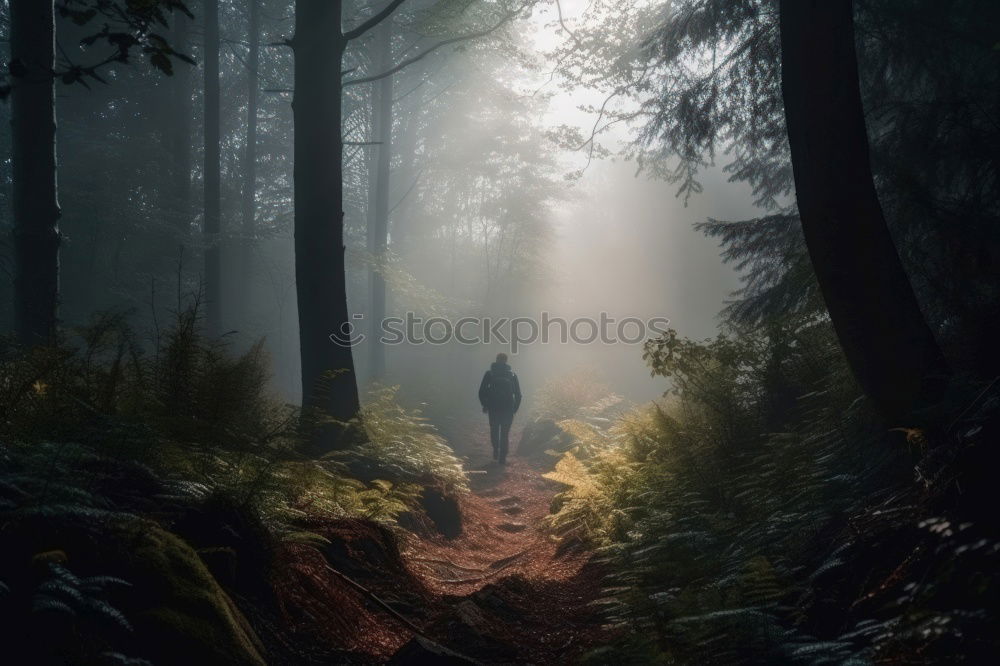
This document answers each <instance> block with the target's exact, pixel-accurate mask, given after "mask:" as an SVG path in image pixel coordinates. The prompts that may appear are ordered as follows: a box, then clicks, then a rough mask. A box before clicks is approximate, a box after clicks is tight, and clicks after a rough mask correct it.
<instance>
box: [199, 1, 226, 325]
mask: <svg viewBox="0 0 1000 666" xmlns="http://www.w3.org/2000/svg"><path fill="white" fill-rule="evenodd" d="M203 11H204V13H205V54H204V60H205V98H204V103H205V169H204V173H205V176H204V177H205V208H204V218H203V220H204V222H203V229H202V231H203V235H204V243H205V276H204V278H203V279H204V282H205V325H206V328H207V329H208V333H209V335H213V336H214V335H219V334H220V333H221V332H222V247H221V243H222V233H221V232H222V153H221V141H222V128H221V121H222V118H221V115H220V105H221V103H222V99H221V96H222V92H221V85H220V80H219V45H220V41H219V0H204V8H203Z"/></svg>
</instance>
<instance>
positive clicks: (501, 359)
mask: <svg viewBox="0 0 1000 666" xmlns="http://www.w3.org/2000/svg"><path fill="white" fill-rule="evenodd" d="M506 362H507V354H504V353H503V352H500V353H499V354H497V363H506Z"/></svg>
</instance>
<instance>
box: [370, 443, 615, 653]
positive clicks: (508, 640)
mask: <svg viewBox="0 0 1000 666" xmlns="http://www.w3.org/2000/svg"><path fill="white" fill-rule="evenodd" d="M516 434H517V433H512V437H511V442H512V443H511V446H512V448H516V442H517V438H516V437H515V435H516ZM453 446H455V449H456V453H457V454H458V455H459V456H460V457H464V458H465V459H466V461H467V462H466V470H467V471H468V472H469V481H470V487H471V490H472V492H471V493H468V494H466V495H463V496H462V497H461V498H460V500H459V505H460V508H461V516H462V531H461V533H460V534H459V535H457V536H455V537H453V538H447V537H445V536H439V535H434V536H427V535H416V534H412V535H407V536H405V537H404V538H403V541H402V544H401V547H400V551H401V555H402V557H403V560H404V563H405V566H406V568H407V569H408V570H409V573H410V574H412V575H413V577H414V578H415V579H416V581H419V585H420V586H421V587H423V588H424V589H423V590H422V591H421V596H422V597H423V599H424V602H423V603H422V604H421V605H422V606H423V607H422V608H420V609H419V615H421V616H422V617H420V618H416V617H412V616H411V617H408V618H407V619H410V620H412V621H413V622H414V624H416V625H417V626H418V627H420V628H421V629H422V633H423V634H424V636H425V637H427V638H430V639H431V640H433V641H435V642H436V643H438V644H439V645H441V646H444V647H446V648H448V649H450V650H453V651H455V652H458V653H461V654H463V655H466V656H469V657H471V658H472V659H475V660H477V661H482V662H484V663H518V664H523V663H533V664H562V663H568V662H570V661H572V660H573V658H574V657H575V656H577V655H579V654H581V653H582V652H584V651H586V650H588V649H591V648H593V647H594V646H595V644H596V643H597V642H598V641H601V640H602V639H603V638H605V636H604V634H605V631H604V630H603V629H602V626H601V622H600V618H599V614H598V612H597V608H596V606H595V604H594V602H595V601H596V600H597V598H598V596H599V593H600V582H601V577H602V570H601V567H600V565H599V564H597V563H596V562H594V557H593V553H592V552H590V551H588V550H587V549H585V548H584V547H583V546H582V545H581V544H580V543H579V542H575V541H571V542H559V541H557V540H555V539H554V538H553V537H552V536H551V534H550V532H549V531H548V530H547V529H546V527H545V525H544V518H545V516H546V515H547V514H548V513H549V506H550V504H551V502H552V499H553V497H554V495H555V494H556V493H557V492H558V491H559V489H560V486H559V484H557V483H554V482H552V481H548V480H546V479H544V478H543V477H542V474H543V473H544V472H545V470H544V469H542V468H541V467H540V466H538V465H536V464H532V463H531V462H530V461H527V460H524V459H521V458H518V457H517V456H516V455H513V456H511V458H510V459H509V460H508V463H507V465H505V466H500V465H498V464H497V463H495V462H493V461H492V460H490V457H489V456H490V445H489V442H488V438H487V435H486V432H485V426H484V427H483V428H482V429H479V428H470V436H469V437H468V438H465V441H464V442H462V443H458V442H453ZM380 595H381V596H383V597H384V598H386V600H388V599H398V598H399V596H400V595H399V594H398V590H396V591H394V590H391V589H387V590H384V591H382V592H380ZM390 605H392V606H393V607H397V604H393V603H391V602H390ZM411 609H412V610H411ZM400 610H401V614H402V615H404V616H405V615H408V613H407V610H411V613H413V614H415V613H416V612H417V609H413V607H412V601H411V602H409V603H407V604H403V605H402V606H401V607H400ZM374 615H376V614H373V616H372V617H374ZM378 615H381V616H382V622H380V624H382V625H383V626H382V627H379V628H377V629H376V631H375V634H380V635H381V636H382V640H379V641H376V642H377V643H381V645H379V646H374V645H373V644H372V642H371V638H373V635H372V634H371V633H369V634H368V638H369V641H366V643H368V646H369V649H371V648H373V647H374V648H375V650H374V652H380V653H382V655H381V656H383V657H387V656H389V655H392V654H396V653H397V651H399V649H400V648H401V647H402V646H403V645H404V644H406V643H407V641H409V640H410V639H411V638H412V637H413V633H414V632H412V631H407V630H406V629H405V627H403V625H402V623H401V622H400V621H399V620H398V619H394V618H393V617H392V616H391V614H389V613H386V612H383V613H381V614H378ZM368 629H369V631H370V630H371V629H374V627H370V626H369V628H368ZM406 652H407V650H406V649H404V650H403V651H402V652H399V654H397V655H396V659H395V660H394V662H393V663H397V662H398V663H419V660H420V659H421V655H420V654H419V653H417V654H413V655H412V657H410V660H401V659H400V657H402V656H403V654H404V653H406ZM375 656H376V657H379V656H380V655H378V654H376V655H375ZM423 658H426V655H424V656H423Z"/></svg>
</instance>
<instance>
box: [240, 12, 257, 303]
mask: <svg viewBox="0 0 1000 666" xmlns="http://www.w3.org/2000/svg"><path fill="white" fill-rule="evenodd" d="M248 2H249V4H250V7H249V10H250V12H249V19H250V20H249V24H250V25H249V33H250V52H249V54H248V55H247V134H246V152H245V153H244V160H243V202H242V203H243V205H242V218H243V234H242V235H243V242H242V243H240V254H241V261H240V268H241V270H242V271H243V280H242V282H241V284H242V287H241V288H240V290H239V294H240V296H239V298H240V301H241V302H240V310H241V315H242V316H243V317H247V315H248V311H249V305H250V285H251V284H253V282H252V280H253V266H252V262H253V243H254V236H255V234H256V209H257V100H258V95H259V89H260V0H248Z"/></svg>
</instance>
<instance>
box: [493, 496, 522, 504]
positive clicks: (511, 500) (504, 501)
mask: <svg viewBox="0 0 1000 666" xmlns="http://www.w3.org/2000/svg"><path fill="white" fill-rule="evenodd" d="M520 501H521V498H520V497H504V498H503V499H502V500H500V501H499V502H497V503H498V504H499V505H500V506H510V505H512V504H517V503H518V502H520Z"/></svg>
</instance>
